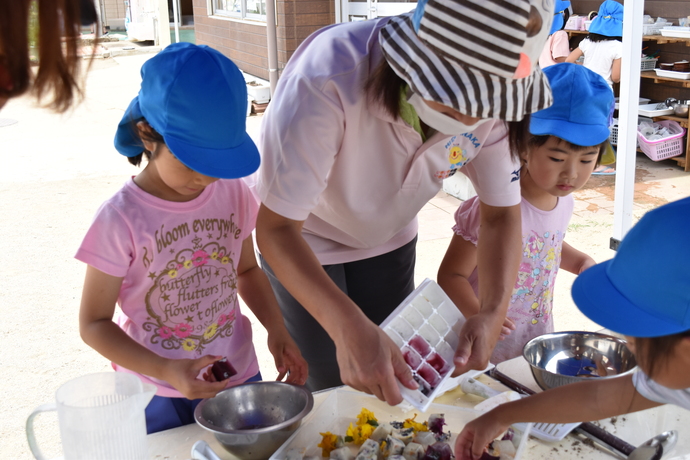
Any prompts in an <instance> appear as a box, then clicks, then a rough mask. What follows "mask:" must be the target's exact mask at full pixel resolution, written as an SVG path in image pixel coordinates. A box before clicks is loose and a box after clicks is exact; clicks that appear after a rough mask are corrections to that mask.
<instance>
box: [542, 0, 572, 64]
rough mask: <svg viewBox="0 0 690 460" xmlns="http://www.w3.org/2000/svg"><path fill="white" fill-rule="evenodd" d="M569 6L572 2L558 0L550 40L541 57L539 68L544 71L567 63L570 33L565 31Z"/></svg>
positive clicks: (547, 40) (545, 45)
mask: <svg viewBox="0 0 690 460" xmlns="http://www.w3.org/2000/svg"><path fill="white" fill-rule="evenodd" d="M569 6H570V2H567V1H564V0H556V11H555V14H554V17H553V22H552V23H551V32H549V38H547V39H546V43H545V44H544V49H543V50H542V52H541V56H539V67H541V68H542V69H545V68H547V67H548V66H550V65H554V64H558V63H560V62H565V59H566V58H567V57H568V56H569V55H570V38H569V37H568V32H566V31H565V30H563V28H564V27H565V24H566V22H568V18H569V17H570V11H568V7H569Z"/></svg>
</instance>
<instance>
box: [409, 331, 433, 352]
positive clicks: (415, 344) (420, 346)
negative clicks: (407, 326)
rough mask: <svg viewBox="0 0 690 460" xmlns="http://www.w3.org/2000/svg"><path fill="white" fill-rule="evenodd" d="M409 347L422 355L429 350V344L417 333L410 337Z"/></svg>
mask: <svg viewBox="0 0 690 460" xmlns="http://www.w3.org/2000/svg"><path fill="white" fill-rule="evenodd" d="M410 347H412V348H413V349H414V350H415V351H416V352H417V353H419V354H420V356H422V357H425V356H426V355H428V354H429V352H430V351H431V346H430V345H429V342H427V341H426V340H424V339H423V338H422V337H421V336H419V335H415V336H414V337H412V338H411V339H410Z"/></svg>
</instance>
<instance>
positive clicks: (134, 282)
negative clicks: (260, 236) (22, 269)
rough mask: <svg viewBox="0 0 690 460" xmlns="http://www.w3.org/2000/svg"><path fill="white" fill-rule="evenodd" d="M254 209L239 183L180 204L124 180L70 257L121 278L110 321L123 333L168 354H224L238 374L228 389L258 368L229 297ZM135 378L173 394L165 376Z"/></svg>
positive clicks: (233, 295)
mask: <svg viewBox="0 0 690 460" xmlns="http://www.w3.org/2000/svg"><path fill="white" fill-rule="evenodd" d="M257 211H258V204H257V202H256V200H255V198H254V197H253V195H252V194H251V192H250V191H249V189H248V188H247V186H246V185H245V184H244V182H242V181H241V180H219V181H216V182H214V183H212V184H211V185H209V186H208V187H206V189H205V190H204V191H203V192H202V193H201V195H199V196H198V197H197V198H195V199H194V200H192V201H188V202H184V203H177V202H172V201H166V200H162V199H160V198H157V197H155V196H153V195H150V194H148V193H146V192H144V191H143V190H142V189H140V188H139V187H138V186H137V185H136V184H135V183H134V181H133V180H129V181H128V182H127V183H125V185H124V187H123V188H122V189H120V190H119V191H118V192H117V193H116V194H115V195H114V196H113V197H112V198H110V199H109V200H108V201H106V202H105V203H104V204H103V205H101V207H100V209H99V210H98V212H97V214H96V217H95V218H94V221H93V223H92V224H91V227H90V228H89V230H88V232H87V234H86V236H85V237H84V241H83V242H82V244H81V246H80V248H79V250H78V251H77V254H76V258H77V259H79V260H81V261H82V262H85V263H87V264H89V265H91V266H93V267H95V268H97V269H98V270H100V271H102V272H104V273H107V274H108V275H112V276H117V277H123V278H124V279H123V281H122V287H121V288H120V294H119V297H118V300H117V303H118V305H119V307H120V309H121V311H117V312H116V317H115V321H116V322H117V323H118V324H119V325H120V327H121V328H122V329H123V330H124V331H125V332H126V333H127V335H128V336H130V337H131V338H132V339H134V340H135V341H136V342H137V343H139V344H141V345H142V346H144V347H146V348H148V349H149V350H151V351H153V352H155V353H157V354H159V355H160V356H164V357H167V358H172V359H182V358H189V359H194V358H199V357H201V356H203V355H220V356H227V358H228V360H229V361H230V362H231V363H232V366H233V367H234V368H235V370H237V375H235V376H234V377H232V378H231V379H230V384H229V386H230V385H236V384H238V383H241V382H244V381H245V380H247V379H248V378H250V377H252V376H254V375H255V374H256V373H257V372H259V365H258V361H257V358H256V353H255V352H254V345H253V344H252V331H251V325H250V323H249V320H248V319H247V318H246V317H244V316H243V315H242V313H241V311H240V305H239V302H238V297H237V265H238V262H239V257H240V255H241V253H242V242H243V241H244V239H245V238H247V237H251V232H252V230H253V229H254V226H255V223H256V214H257ZM113 367H114V368H115V369H116V370H118V371H125V372H131V371H129V370H128V369H125V368H123V367H122V366H118V365H117V364H115V363H113ZM132 373H133V372H132ZM137 375H138V376H139V377H140V378H141V379H142V380H143V381H144V382H147V383H153V384H154V385H156V386H157V387H158V391H157V393H156V394H157V395H158V396H165V397H177V398H179V397H182V395H181V394H180V393H179V392H178V391H177V390H175V389H174V388H172V387H171V386H170V385H169V384H168V383H167V382H164V381H161V380H157V379H154V378H152V377H148V376H145V375H141V374H137Z"/></svg>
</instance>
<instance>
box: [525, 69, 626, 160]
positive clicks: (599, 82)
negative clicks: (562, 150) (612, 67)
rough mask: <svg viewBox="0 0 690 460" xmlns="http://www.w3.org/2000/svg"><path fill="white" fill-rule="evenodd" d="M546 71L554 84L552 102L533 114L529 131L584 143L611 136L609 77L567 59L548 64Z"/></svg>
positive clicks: (599, 140) (582, 144) (601, 140)
mask: <svg viewBox="0 0 690 460" xmlns="http://www.w3.org/2000/svg"><path fill="white" fill-rule="evenodd" d="M544 74H546V77H547V78H548V79H549V84H550V85H551V91H552V92H553V104H552V105H551V107H549V108H546V109H544V110H540V111H539V112H535V113H533V114H532V120H531V122H530V126H529V131H530V133H532V134H534V135H536V136H544V135H550V136H556V137H559V138H561V139H564V140H566V141H568V142H570V143H571V144H575V145H581V146H585V147H588V146H592V145H599V144H601V143H602V142H604V141H605V140H606V139H608V138H609V135H610V131H609V114H610V113H611V107H612V106H613V91H611V88H610V87H609V85H608V83H606V80H604V79H603V78H602V77H601V76H599V75H597V74H596V73H595V72H593V71H591V70H589V69H586V68H585V67H583V66H581V65H577V64H571V63H566V62H564V63H560V64H554V65H552V66H549V67H547V68H545V69H544Z"/></svg>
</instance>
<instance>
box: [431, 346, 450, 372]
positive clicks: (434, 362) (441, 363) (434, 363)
mask: <svg viewBox="0 0 690 460" xmlns="http://www.w3.org/2000/svg"><path fill="white" fill-rule="evenodd" d="M426 362H427V363H429V364H430V365H431V367H433V368H434V369H436V372H438V373H439V375H446V374H447V373H448V371H449V370H450V364H449V363H448V361H446V360H445V359H443V356H441V355H439V354H438V353H436V352H435V351H434V352H432V353H431V354H430V355H429V356H428V357H427V358H426Z"/></svg>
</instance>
